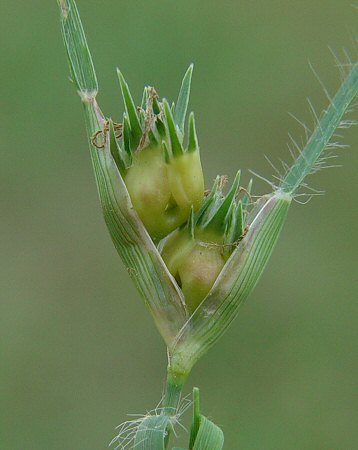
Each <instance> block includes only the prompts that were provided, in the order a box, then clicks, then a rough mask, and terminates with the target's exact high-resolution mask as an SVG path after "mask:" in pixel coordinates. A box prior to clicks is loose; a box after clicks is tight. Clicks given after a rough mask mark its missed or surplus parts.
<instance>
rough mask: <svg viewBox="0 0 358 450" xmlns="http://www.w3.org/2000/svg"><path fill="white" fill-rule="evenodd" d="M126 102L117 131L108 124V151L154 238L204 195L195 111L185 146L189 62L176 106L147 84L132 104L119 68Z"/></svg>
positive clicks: (172, 227)
mask: <svg viewBox="0 0 358 450" xmlns="http://www.w3.org/2000/svg"><path fill="white" fill-rule="evenodd" d="M118 74H119V81H120V85H121V91H122V95H123V100H124V104H125V112H124V114H123V121H122V124H121V125H120V133H119V134H116V133H115V126H113V127H112V129H113V132H112V139H111V144H112V145H111V153H112V155H113V157H114V159H115V160H116V162H117V165H118V167H119V169H120V170H121V173H122V176H123V179H124V182H125V184H126V187H127V189H128V192H129V194H130V197H131V201H132V204H133V207H134V209H135V211H136V212H137V214H138V215H139V217H140V219H141V220H142V222H143V224H144V225H145V227H146V229H147V231H148V233H149V234H150V236H151V237H152V239H153V240H155V241H158V240H160V239H162V238H163V237H165V236H167V235H168V234H169V233H170V232H172V231H173V230H175V229H176V228H177V227H179V226H181V225H182V224H183V223H185V222H186V221H187V219H188V217H189V215H190V211H191V209H192V208H193V209H194V211H197V210H198V209H199V207H200V205H201V203H202V200H203V198H204V177H203V172H202V168H201V161H200V153H199V144H198V139H197V135H196V129H195V119H194V114H193V113H191V114H190V115H189V120H188V125H187V127H188V142H187V145H184V123H185V116H186V111H187V105H188V99H189V92H190V81H191V75H192V66H190V67H189V69H188V71H187V72H186V74H185V76H184V79H183V83H182V87H181V90H180V92H179V97H178V101H177V104H176V105H175V104H173V105H172V106H169V103H168V102H167V100H165V99H163V100H162V101H159V97H158V95H157V93H156V91H155V90H154V88H152V87H145V88H144V92H143V98H142V103H141V106H139V107H136V106H135V103H134V101H133V98H132V96H131V93H130V90H129V87H128V84H127V83H126V81H125V80H124V77H123V75H122V74H121V73H120V72H119V73H118Z"/></svg>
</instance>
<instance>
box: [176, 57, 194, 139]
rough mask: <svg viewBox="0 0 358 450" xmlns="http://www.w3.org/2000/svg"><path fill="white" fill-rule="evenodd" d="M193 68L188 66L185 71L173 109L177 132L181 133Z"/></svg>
mask: <svg viewBox="0 0 358 450" xmlns="http://www.w3.org/2000/svg"><path fill="white" fill-rule="evenodd" d="M193 68H194V65H193V64H190V66H189V68H188V70H187V71H186V73H185V75H184V78H183V81H182V84H181V88H180V92H179V96H178V100H177V104H176V107H175V112H174V120H175V123H176V124H177V125H178V127H179V130H180V131H181V133H183V132H184V123H185V116H186V111H187V109H188V103H189V97H190V86H191V77H192V74H193Z"/></svg>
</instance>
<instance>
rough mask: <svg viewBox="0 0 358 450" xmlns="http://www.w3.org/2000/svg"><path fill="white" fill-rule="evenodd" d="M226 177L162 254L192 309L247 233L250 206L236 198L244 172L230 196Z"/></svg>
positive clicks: (236, 178) (164, 248) (219, 180)
mask: <svg viewBox="0 0 358 450" xmlns="http://www.w3.org/2000/svg"><path fill="white" fill-rule="evenodd" d="M222 180H223V178H222V177H217V179H216V180H215V183H214V186H213V188H212V190H211V192H210V193H209V195H208V196H207V197H206V199H205V201H204V202H203V204H202V206H201V208H200V209H199V210H198V212H197V213H196V214H195V213H194V210H192V214H191V216H190V218H189V220H188V223H187V224H186V225H185V226H184V227H182V228H181V229H179V230H177V231H176V232H175V233H173V234H172V235H171V236H170V237H169V238H168V239H167V240H166V241H165V244H164V246H163V249H162V257H163V259H164V261H165V263H166V265H167V267H168V269H169V271H170V272H171V274H172V275H173V276H174V278H175V279H176V280H177V282H178V284H179V286H180V287H181V289H182V291H183V294H184V297H185V302H186V304H187V306H188V308H189V309H190V311H194V310H195V309H196V308H197V307H198V305H199V304H200V303H201V301H202V300H203V299H204V298H205V297H206V296H207V294H208V293H209V291H210V289H211V288H212V286H213V285H214V283H215V281H216V279H217V278H218V276H219V274H220V273H221V271H222V269H223V267H224V265H225V263H226V261H227V259H228V257H229V256H230V255H231V253H232V251H233V250H234V248H235V247H236V245H237V243H238V242H239V241H240V238H242V237H243V234H244V228H243V227H244V212H245V217H246V210H245V211H244V212H243V206H242V200H239V201H238V200H237V198H236V197H237V194H238V192H239V181H240V173H238V174H237V176H236V177H235V180H234V182H233V185H232V187H231V189H230V190H229V192H228V194H227V195H226V196H224V195H223V193H222V184H223V183H222ZM245 192H247V191H246V190H245ZM246 195H248V194H246ZM245 205H246V203H245ZM245 208H246V206H245Z"/></svg>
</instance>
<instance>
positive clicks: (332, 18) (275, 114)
mask: <svg viewBox="0 0 358 450" xmlns="http://www.w3.org/2000/svg"><path fill="white" fill-rule="evenodd" d="M78 4H79V7H80V11H81V14H82V19H83V21H84V24H85V28H86V31H87V35H88V39H89V43H90V46H91V49H92V53H93V57H94V61H95V65H96V68H97V73H98V77H99V82H100V87H101V93H100V96H99V101H100V104H101V106H102V108H103V110H104V111H105V112H106V113H107V115H111V116H112V117H114V118H116V119H118V120H119V119H120V117H121V112H122V110H123V105H122V104H121V99H120V94H119V88H118V82H117V80H116V74H115V67H116V66H119V67H120V68H121V70H122V71H123V73H124V74H125V76H126V78H127V80H128V81H129V83H130V86H131V88H132V90H133V93H134V94H135V96H136V99H137V101H138V102H139V101H140V95H141V94H140V93H141V90H142V87H143V85H144V84H145V83H148V84H154V85H155V86H156V88H157V90H158V91H159V94H161V95H162V96H166V97H167V98H169V99H174V98H176V95H177V91H178V88H179V85H180V81H181V77H182V75H183V73H184V71H185V70H186V68H187V66H188V65H189V63H191V62H194V63H195V72H194V79H193V90H192V99H191V104H190V107H191V109H193V110H194V111H195V112H196V117H197V122H198V124H197V125H198V132H199V139H200V144H201V152H202V153H201V154H202V160H203V165H204V170H205V173H206V180H207V185H208V186H209V185H210V184H211V181H212V179H213V178H214V176H215V175H216V174H217V173H220V174H228V175H229V176H230V178H231V177H232V176H233V175H234V173H235V172H236V170H237V168H239V167H240V168H241V169H242V170H243V172H244V177H245V180H246V181H247V180H248V179H249V173H248V169H253V170H255V171H257V172H259V173H260V174H263V175H265V176H270V175H271V174H272V169H271V168H270V166H269V165H268V164H267V162H266V161H265V159H264V156H263V155H264V154H267V155H269V156H270V158H271V160H273V161H277V159H278V158H283V159H285V160H288V159H289V157H288V156H289V155H288V151H287V148H286V142H287V140H288V137H287V133H288V131H291V132H292V133H293V134H294V135H295V136H299V135H300V133H301V130H300V129H299V127H298V126H297V124H296V123H295V121H294V120H292V119H291V118H290V117H289V115H288V114H287V112H288V111H290V112H292V113H293V114H295V115H297V116H298V117H300V119H302V120H303V121H304V122H306V123H307V124H311V122H312V120H311V115H310V113H309V111H308V105H307V101H306V98H307V97H309V98H310V99H311V100H312V102H313V104H314V105H315V106H316V108H317V110H321V108H323V107H325V106H326V104H327V101H326V98H325V97H324V94H323V92H322V89H321V87H320V85H319V83H318V82H317V80H316V79H315V77H314V75H313V73H312V71H311V70H310V68H309V64H308V60H310V61H311V62H312V64H313V66H314V67H315V69H316V71H317V72H318V73H319V74H320V76H321V78H322V80H323V82H324V84H325V86H326V87H327V88H328V89H329V91H331V92H332V93H333V92H334V91H335V90H336V88H337V87H338V85H339V74H338V70H337V68H336V67H335V63H334V60H333V58H332V56H331V54H330V52H329V50H328V45H331V46H332V47H333V48H334V49H336V50H337V53H338V54H339V53H340V50H341V49H342V47H346V48H347V49H348V50H351V52H352V55H353V56H354V57H356V56H357V52H356V50H355V49H354V44H353V43H352V42H353V37H354V35H356V34H357V23H358V21H357V19H358V11H357V10H356V9H354V8H353V7H352V5H351V4H352V0H313V1H312V0H301V1H293V0H272V1H271V0H267V1H264V0H260V1H259V0H246V1H245V0H244V1H233V0H228V1H222V2H219V1H212V0H175V1H174V0H152V1H150V2H149V1H147V0H136V1H133V0H132V1H128V0H127V1H125V0H102V1H94V0H78ZM1 11H2V26H1V28H0V36H1V39H0V48H1V59H2V61H1V78H2V80H1V87H0V89H1V100H0V102H1V110H0V115H1V124H2V140H1V144H0V145H1V164H0V190H1V194H0V202H1V221H0V239H1V247H0V248H1V262H0V264H1V268H0V289H1V306H0V308H1V311H0V352H1V355H0V357H1V366H0V396H1V398H0V415H1V418H0V448H1V450H20V449H21V450H22V449H26V450H64V449H66V450H67V449H68V450H82V449H83V450H84V449H86V450H92V449H93V450H99V449H105V448H107V445H108V443H109V441H110V440H111V439H112V437H113V436H114V434H115V432H114V427H115V426H116V425H117V424H119V423H120V422H122V421H124V420H126V419H127V416H126V414H127V413H145V411H146V410H149V409H152V408H153V407H154V406H155V405H156V404H157V402H158V401H159V399H160V397H161V392H162V386H163V380H164V375H165V367H166V356H165V348H164V345H163V343H162V341H161V338H160V336H159V334H158V333H157V331H156V329H155V328H154V325H153V323H152V320H151V318H150V316H149V314H148V313H147V311H146V310H145V308H144V306H143V304H142V302H141V300H140V298H139V296H138V294H137V292H136V291H135V290H134V287H133V286H132V285H131V283H130V281H129V278H128V275H127V273H126V271H125V270H124V268H123V266H122V263H121V261H120V260H119V258H118V257H117V254H116V253H115V250H114V248H113V246H112V244H111V241H110V238H109V236H108V233H107V230H106V228H105V225H104V222H103V220H102V216H101V211H100V208H99V201H98V198H97V193H96V188H95V182H94V177H93V175H92V168H91V164H90V159H89V154H88V150H87V144H86V137H85V130H84V124H83V117H82V110H81V105H80V101H79V99H78V98H77V96H76V93H75V92H74V89H73V86H71V84H70V83H69V82H68V73H69V72H68V68H67V62H66V59H65V53H64V49H63V45H62V40H61V35H60V27H59V18H58V11H57V5H56V2H55V1H43V0H41V1H40V0H33V1H31V2H5V1H4V0H2V1H1ZM352 117H354V118H356V119H358V111H356V112H355V114H353V116H352ZM344 134H345V138H344V143H346V144H350V145H351V149H350V150H343V151H341V152H340V156H339V163H340V164H342V165H343V168H340V169H332V170H327V171H323V172H321V173H319V174H318V175H316V176H315V177H313V178H312V179H311V181H310V184H311V186H314V187H318V188H322V189H324V190H325V191H326V195H325V196H323V197H320V198H314V199H313V200H312V201H311V202H310V203H309V204H307V205H305V206H301V205H299V204H294V205H293V207H292V209H291V211H290V216H289V220H288V221H287V224H286V227H285V229H284V232H283V234H282V237H281V240H280V241H279V245H278V247H277V249H276V251H275V253H274V255H273V258H272V260H271V262H270V264H269V267H268V269H267V270H266V272H265V274H264V276H263V278H262V280H261V281H260V284H259V286H258V287H257V289H256V291H255V292H254V294H253V295H252V296H251V298H250V300H249V301H248V302H247V303H246V305H245V306H244V307H243V308H242V309H241V313H240V315H239V317H238V318H237V320H236V321H235V323H234V324H233V326H232V327H231V329H230V331H229V332H228V333H227V334H226V335H225V337H224V338H223V339H222V340H221V341H220V343H219V344H218V345H217V346H216V347H215V348H214V349H212V350H211V352H210V353H209V354H208V355H206V356H205V358H203V359H202V361H200V362H199V363H198V365H197V366H196V367H195V368H194V370H193V372H192V375H191V378H190V381H189V383H188V385H187V387H186V391H185V392H186V393H189V392H190V389H191V386H192V385H198V386H200V388H201V395H202V408H203V412H204V413H205V414H206V415H207V416H209V417H212V418H213V419H214V420H215V421H216V422H217V423H218V424H219V425H221V426H222V428H223V430H224V432H225V436H226V446H225V448H226V449H245V450H354V449H357V448H358V428H357V422H358V395H357V388H358V385H357V379H358V377H357V373H358V352H357V337H358V336H357V335H358V331H357V330H358V314H357V313H358V306H357V286H358V282H357V279H358V277H357V275H358V273H357V272H358V271H357V253H358V230H357V219H358V207H357V193H356V192H357V175H356V174H357V170H358V129H357V128H356V129H354V128H353V129H352V130H348V131H347V132H344ZM267 190H268V187H267V186H266V185H265V184H264V183H262V182H260V181H257V182H256V189H255V192H256V193H264V192H265V191H267ZM189 419H190V414H189V413H188V414H187V417H186V418H184V424H186V425H187V424H188V423H189ZM178 433H179V439H178V441H177V445H182V446H184V445H185V442H186V441H187V436H186V435H185V433H184V432H183V430H181V429H178Z"/></svg>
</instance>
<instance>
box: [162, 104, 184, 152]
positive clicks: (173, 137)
mask: <svg viewBox="0 0 358 450" xmlns="http://www.w3.org/2000/svg"><path fill="white" fill-rule="evenodd" d="M163 105H164V112H165V118H166V119H167V126H168V132H169V137H170V144H171V149H172V154H173V157H174V158H176V157H178V156H181V155H182V154H183V153H184V149H183V146H182V144H181V142H180V140H179V137H178V133H177V130H176V127H175V123H174V120H173V116H172V112H171V110H170V107H169V104H168V102H167V101H166V100H165V99H164V100H163Z"/></svg>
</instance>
